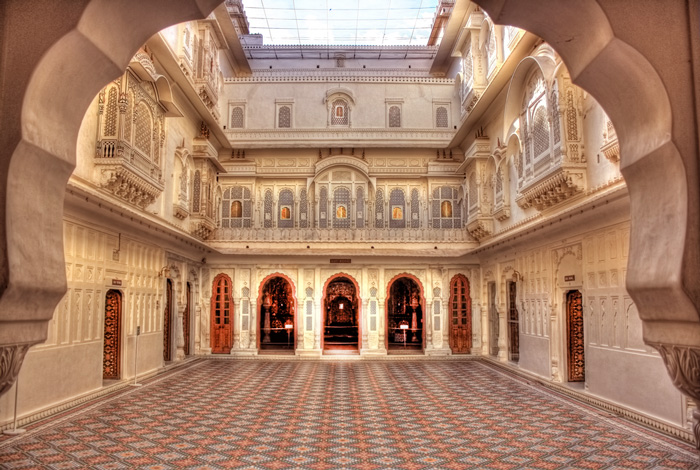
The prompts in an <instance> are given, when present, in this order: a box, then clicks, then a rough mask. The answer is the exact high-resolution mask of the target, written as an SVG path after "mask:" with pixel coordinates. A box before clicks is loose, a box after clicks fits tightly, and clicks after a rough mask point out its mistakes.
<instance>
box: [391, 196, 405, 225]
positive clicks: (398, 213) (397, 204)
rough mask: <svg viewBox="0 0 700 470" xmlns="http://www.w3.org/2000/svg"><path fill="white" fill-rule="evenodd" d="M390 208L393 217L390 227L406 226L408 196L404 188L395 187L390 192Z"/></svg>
mask: <svg viewBox="0 0 700 470" xmlns="http://www.w3.org/2000/svg"><path fill="white" fill-rule="evenodd" d="M389 210H390V212H391V218H389V227H390V228H405V227H406V217H405V215H404V214H405V213H406V197H405V194H404V192H403V190H402V189H399V188H394V189H392V190H391V193H389Z"/></svg>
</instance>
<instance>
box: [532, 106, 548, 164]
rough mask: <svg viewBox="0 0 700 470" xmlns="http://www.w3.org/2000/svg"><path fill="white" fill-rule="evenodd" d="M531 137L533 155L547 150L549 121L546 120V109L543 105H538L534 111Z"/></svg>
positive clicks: (538, 154) (536, 155)
mask: <svg viewBox="0 0 700 470" xmlns="http://www.w3.org/2000/svg"><path fill="white" fill-rule="evenodd" d="M532 139H533V153H534V155H535V157H538V156H540V155H542V154H543V153H544V152H546V151H547V150H549V123H548V122H547V111H546V109H545V107H544V106H540V107H538V108H537V111H535V116H534V118H533V123H532Z"/></svg>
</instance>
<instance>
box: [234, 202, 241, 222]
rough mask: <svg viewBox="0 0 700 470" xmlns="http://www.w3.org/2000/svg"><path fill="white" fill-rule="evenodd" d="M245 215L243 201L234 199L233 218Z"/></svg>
mask: <svg viewBox="0 0 700 470" xmlns="http://www.w3.org/2000/svg"><path fill="white" fill-rule="evenodd" d="M240 217H243V205H242V204H241V201H233V202H232V203H231V218H236V219H238V218H240Z"/></svg>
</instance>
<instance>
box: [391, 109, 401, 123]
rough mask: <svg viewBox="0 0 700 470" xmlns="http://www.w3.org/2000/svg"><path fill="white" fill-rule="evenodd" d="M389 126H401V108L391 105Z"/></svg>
mask: <svg viewBox="0 0 700 470" xmlns="http://www.w3.org/2000/svg"><path fill="white" fill-rule="evenodd" d="M389 127H401V108H399V107H398V106H391V107H389Z"/></svg>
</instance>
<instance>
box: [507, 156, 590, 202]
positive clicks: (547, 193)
mask: <svg viewBox="0 0 700 470" xmlns="http://www.w3.org/2000/svg"><path fill="white" fill-rule="evenodd" d="M585 189H586V168H585V166H579V167H578V168H572V167H563V166H559V167H555V168H553V169H552V171H550V172H549V173H548V174H546V175H544V176H543V177H541V178H539V179H538V180H536V181H534V182H533V184H530V185H529V186H526V187H525V188H523V189H522V190H521V191H520V194H519V195H518V197H517V198H516V199H515V202H516V203H517V204H518V205H519V206H520V207H522V208H523V209H527V208H528V207H535V208H536V209H537V210H540V211H541V210H544V209H547V208H548V207H551V206H553V205H555V204H558V203H560V202H562V201H565V200H567V199H569V198H571V197H572V196H574V195H576V194H579V193H582V192H583V191H585Z"/></svg>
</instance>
